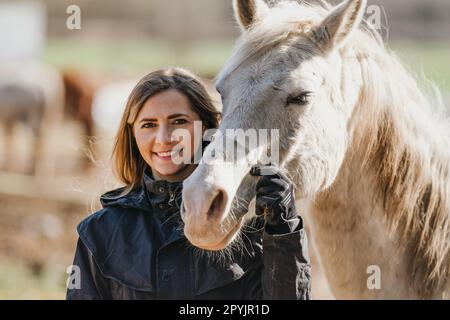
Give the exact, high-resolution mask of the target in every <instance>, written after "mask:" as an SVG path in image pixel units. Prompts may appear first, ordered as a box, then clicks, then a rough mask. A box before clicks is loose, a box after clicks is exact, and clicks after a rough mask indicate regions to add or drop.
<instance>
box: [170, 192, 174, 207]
mask: <svg viewBox="0 0 450 320" xmlns="http://www.w3.org/2000/svg"><path fill="white" fill-rule="evenodd" d="M174 200H175V193H171V194H170V199H169V206H172V203H173V201H174Z"/></svg>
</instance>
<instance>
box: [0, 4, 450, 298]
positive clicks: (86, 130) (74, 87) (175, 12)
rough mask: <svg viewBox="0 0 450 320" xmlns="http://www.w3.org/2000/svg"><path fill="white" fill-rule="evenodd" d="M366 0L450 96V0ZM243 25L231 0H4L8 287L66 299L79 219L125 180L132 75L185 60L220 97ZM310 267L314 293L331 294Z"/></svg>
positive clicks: (0, 219)
mask: <svg viewBox="0 0 450 320" xmlns="http://www.w3.org/2000/svg"><path fill="white" fill-rule="evenodd" d="M270 2H272V3H273V2H276V1H273V0H272V1H270ZM333 2H336V1H333ZM73 5H76V6H75V7H74V6H73ZM369 5H377V7H376V8H378V9H379V13H380V17H381V23H382V25H383V26H384V27H385V29H384V30H383V35H384V37H385V39H386V41H387V42H388V43H389V45H390V47H391V48H393V49H395V50H396V52H397V53H398V55H399V56H400V57H401V58H402V59H403V60H404V61H406V62H407V63H408V64H409V65H410V66H411V69H413V70H414V71H416V72H417V73H418V74H419V75H424V76H426V77H427V78H428V79H430V80H432V81H434V82H435V83H436V84H437V85H438V87H439V88H440V89H441V90H442V93H443V96H444V99H445V100H446V103H447V105H448V104H449V100H450V94H449V92H450V64H449V63H448V62H449V60H450V1H448V0H396V1H389V0H376V1H369ZM78 8H79V9H80V11H78ZM77 16H79V17H80V18H81V20H80V21H77V20H76V18H77ZM77 22H81V24H80V25H78V24H77ZM238 31H239V30H238V27H237V25H236V24H235V22H234V20H233V14H232V6H231V0H213V1H211V0H127V1H121V0H89V1H87V0H78V1H77V0H69V1H68V0H44V1H18V0H14V1H13V0H10V1H8V0H7V1H4V0H0V299H64V297H65V285H66V279H67V274H66V268H67V266H69V265H71V263H72V259H73V254H74V250H75V244H76V239H77V235H76V225H77V224H78V222H80V221H81V220H82V219H83V218H84V217H86V216H88V215H89V214H90V213H91V212H93V211H95V210H97V209H98V208H99V203H98V197H99V195H101V194H102V193H103V192H105V191H107V190H110V189H112V188H114V187H116V186H117V184H116V182H115V180H114V178H113V177H112V174H111V172H110V160H109V157H110V152H111V147H112V143H113V139H114V134H115V130H116V129H117V125H118V121H119V119H120V115H121V112H122V110H123V107H124V103H125V100H126V98H127V96H128V94H129V93H130V91H131V89H132V87H133V86H134V85H135V84H136V83H137V81H138V80H139V78H140V77H142V76H143V75H145V74H147V73H149V72H150V71H152V70H154V69H157V68H161V67H164V66H170V65H176V66H183V67H187V68H189V69H191V70H193V71H194V72H196V73H198V74H199V75H201V76H202V77H203V78H204V79H205V83H206V84H207V85H208V87H209V88H211V93H212V94H213V97H214V99H216V100H217V101H219V100H220V99H219V98H218V97H217V93H215V92H214V91H213V89H212V88H213V86H212V81H211V80H212V79H213V78H214V76H215V75H216V74H217V72H218V71H219V70H220V68H221V67H222V65H223V64H224V62H225V60H226V59H227V57H228V56H229V55H230V53H231V50H232V46H233V43H234V41H235V39H236V37H237V36H238V34H239V32H238ZM314 265H315V266H316V263H315V261H314ZM314 272H315V275H314V278H313V279H314V281H313V287H314V288H313V291H314V295H315V297H316V298H324V299H331V298H332V295H331V294H330V293H329V292H328V290H327V286H326V281H325V279H324V278H323V277H322V275H321V273H320V270H319V268H318V267H315V268H314Z"/></svg>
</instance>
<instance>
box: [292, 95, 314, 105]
mask: <svg viewBox="0 0 450 320" xmlns="http://www.w3.org/2000/svg"><path fill="white" fill-rule="evenodd" d="M311 97H312V92H309V91H306V92H302V93H301V94H300V95H296V96H292V97H289V98H288V100H287V105H291V104H296V105H298V106H305V105H307V104H308V103H310V101H311Z"/></svg>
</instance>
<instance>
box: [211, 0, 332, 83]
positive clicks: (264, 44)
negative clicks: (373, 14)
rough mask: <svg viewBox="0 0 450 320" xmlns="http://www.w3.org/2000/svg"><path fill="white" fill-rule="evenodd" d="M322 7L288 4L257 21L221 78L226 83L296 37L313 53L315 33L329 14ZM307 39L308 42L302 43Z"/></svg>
mask: <svg viewBox="0 0 450 320" xmlns="http://www.w3.org/2000/svg"><path fill="white" fill-rule="evenodd" d="M327 12H328V10H326V9H324V7H322V6H312V5H310V4H308V2H306V1H305V2H303V3H298V2H295V1H285V2H280V3H278V4H277V5H276V6H275V7H273V8H271V9H270V10H269V12H268V13H267V14H266V16H264V18H263V19H259V20H257V21H256V22H255V23H254V24H253V25H252V26H251V27H250V28H249V29H248V30H247V31H245V32H244V33H243V34H242V35H241V37H240V39H239V40H238V41H237V44H236V47H235V49H234V51H233V54H232V55H231V57H230V59H229V60H228V61H227V63H226V64H225V66H224V68H223V69H222V71H221V72H220V73H219V75H218V76H217V80H216V82H218V83H219V82H222V81H224V79H226V78H227V76H228V75H229V74H231V73H232V72H233V71H234V70H236V69H237V68H238V67H239V66H241V65H242V64H244V63H246V62H247V61H248V60H249V59H251V58H254V57H259V56H261V55H262V54H264V53H265V52H268V51H270V50H271V49H273V48H276V47H277V46H278V45H280V44H288V43H289V40H290V39H292V38H295V39H296V41H295V43H296V45H297V46H299V44H300V46H299V47H301V48H302V50H304V51H307V52H309V53H311V54H312V53H313V52H314V49H315V46H314V41H313V40H312V37H311V30H312V29H313V27H314V26H315V25H317V24H318V23H319V22H320V21H321V20H322V19H323V18H324V17H325V16H326V14H327ZM301 40H304V41H301ZM299 41H300V43H299Z"/></svg>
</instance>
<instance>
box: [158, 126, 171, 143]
mask: <svg viewBox="0 0 450 320" xmlns="http://www.w3.org/2000/svg"><path fill="white" fill-rule="evenodd" d="M156 142H157V143H159V144H170V143H171V142H172V132H171V131H170V130H169V128H167V126H160V127H159V130H158V132H157V134H156Z"/></svg>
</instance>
